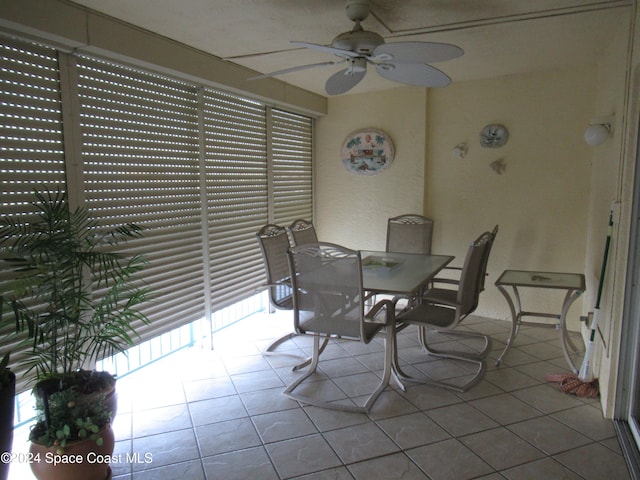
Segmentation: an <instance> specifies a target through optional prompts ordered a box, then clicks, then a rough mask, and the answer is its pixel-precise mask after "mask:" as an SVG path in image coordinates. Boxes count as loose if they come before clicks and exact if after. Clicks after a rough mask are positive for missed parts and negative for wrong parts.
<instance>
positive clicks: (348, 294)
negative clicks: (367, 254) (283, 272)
mask: <svg viewBox="0 0 640 480" xmlns="http://www.w3.org/2000/svg"><path fill="white" fill-rule="evenodd" d="M288 258H289V265H290V267H289V268H290V271H291V274H292V286H293V311H294V316H293V318H294V327H295V330H296V332H298V333H308V334H321V335H339V336H341V337H343V338H346V339H351V340H362V341H365V342H368V340H369V339H368V338H367V336H366V334H365V333H364V303H363V287H362V262H361V257H360V253H359V252H357V251H355V250H349V249H347V248H344V247H341V246H339V245H335V244H332V243H326V242H321V243H315V244H305V245H300V246H297V247H291V248H290V249H289V252H288Z"/></svg>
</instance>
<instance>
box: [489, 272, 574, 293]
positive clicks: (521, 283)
mask: <svg viewBox="0 0 640 480" xmlns="http://www.w3.org/2000/svg"><path fill="white" fill-rule="evenodd" d="M496 285H512V286H516V287H538V288H564V289H571V290H582V291H584V289H585V280H584V275H582V274H580V273H562V272H538V271H531V270H505V271H504V272H503V273H502V275H500V277H499V278H498V280H496Z"/></svg>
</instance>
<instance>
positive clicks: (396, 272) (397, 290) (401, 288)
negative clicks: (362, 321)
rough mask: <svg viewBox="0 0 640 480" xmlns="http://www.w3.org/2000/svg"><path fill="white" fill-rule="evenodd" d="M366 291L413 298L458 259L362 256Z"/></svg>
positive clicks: (383, 254) (366, 253)
mask: <svg viewBox="0 0 640 480" xmlns="http://www.w3.org/2000/svg"><path fill="white" fill-rule="evenodd" d="M360 254H361V255H362V281H363V284H364V289H365V290H368V291H370V292H374V293H390V294H407V295H410V294H413V293H415V292H417V291H418V290H419V289H420V287H422V286H423V285H425V284H426V283H428V282H429V281H430V280H431V279H432V278H433V277H434V276H435V275H436V274H437V273H438V272H439V271H440V270H442V269H443V268H444V267H446V266H447V265H448V264H449V263H450V262H451V261H452V260H453V259H454V257H452V256H450V255H419V254H411V253H394V252H376V251H366V250H363V251H361V252H360Z"/></svg>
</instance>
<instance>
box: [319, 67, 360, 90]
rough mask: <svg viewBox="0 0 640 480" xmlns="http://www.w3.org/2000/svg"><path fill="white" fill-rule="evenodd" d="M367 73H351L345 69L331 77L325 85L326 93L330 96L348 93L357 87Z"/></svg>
mask: <svg viewBox="0 0 640 480" xmlns="http://www.w3.org/2000/svg"><path fill="white" fill-rule="evenodd" d="M366 73H367V72H366V71H364V70H363V71H356V72H354V71H350V69H348V68H345V69H344V70H340V71H339V72H338V73H334V74H333V75H331V76H330V77H329V79H328V80H327V83H326V84H325V91H326V92H327V93H328V94H329V95H340V94H341V93H345V92H348V91H349V90H351V89H352V88H353V87H355V86H356V85H357V84H358V83H360V80H362V79H363V78H364V76H365V74H366Z"/></svg>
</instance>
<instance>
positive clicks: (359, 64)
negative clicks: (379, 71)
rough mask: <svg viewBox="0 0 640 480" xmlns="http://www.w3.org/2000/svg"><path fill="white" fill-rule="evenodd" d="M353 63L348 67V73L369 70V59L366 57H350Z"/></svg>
mask: <svg viewBox="0 0 640 480" xmlns="http://www.w3.org/2000/svg"><path fill="white" fill-rule="evenodd" d="M349 62H350V63H351V65H350V66H349V68H348V69H347V75H352V74H354V73H359V72H366V71H367V59H366V58H364V57H357V58H351V59H349Z"/></svg>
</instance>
